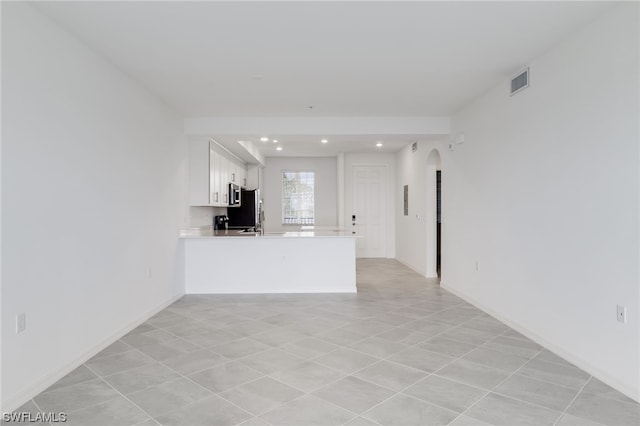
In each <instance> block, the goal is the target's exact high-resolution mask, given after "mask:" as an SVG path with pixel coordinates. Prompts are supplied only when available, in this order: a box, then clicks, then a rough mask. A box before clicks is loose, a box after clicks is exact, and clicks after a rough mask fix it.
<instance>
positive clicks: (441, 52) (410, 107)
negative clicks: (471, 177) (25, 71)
mask: <svg viewBox="0 0 640 426" xmlns="http://www.w3.org/2000/svg"><path fill="white" fill-rule="evenodd" d="M610 6H611V2H416V1H414V2H391V1H389V2H368V1H347V2H307V1H298V2H293V1H288V2H270V1H260V2H246V1H234V2H219V1H218V2H179V1H173V2H143V1H140V2H41V3H37V7H38V8H39V9H40V10H41V11H43V12H44V13H45V14H47V15H49V16H50V17H51V18H53V19H54V20H55V21H57V22H58V23H59V24H60V25H62V26H63V27H65V28H67V29H68V30H69V31H71V32H72V33H74V34H75V35H76V36H77V37H78V38H80V39H81V40H83V41H84V42H85V43H86V44H87V45H88V46H90V47H91V48H92V49H93V50H95V51H96V52H98V53H99V54H101V55H103V56H104V57H106V58H107V59H108V60H109V61H110V62H112V63H113V64H115V65H116V66H117V67H118V68H120V69H121V70H123V71H124V72H125V73H127V74H128V75H130V76H131V77H132V78H134V79H135V80H137V81H138V82H140V83H141V84H142V85H144V86H146V87H147V88H148V89H149V90H150V91H151V92H153V93H154V94H156V95H157V96H158V97H160V98H161V99H163V100H164V101H165V102H166V103H168V104H169V105H172V106H173V107H174V108H176V109H177V110H178V111H180V113H181V114H183V115H184V116H185V117H206V116H226V117H253V116H260V117H282V116H287V117H310V116H317V117H351V116H359V117H367V116H377V117H383V116H395V117H400V116H411V117H421V116H425V117H426V116H448V115H450V114H452V113H453V112H455V111H456V110H457V109H459V108H460V107H462V106H463V105H465V104H467V103H469V102H470V101H471V100H473V99H474V98H475V97H477V96H478V95H480V94H481V93H483V92H484V91H486V90H488V89H489V88H491V87H493V86H494V85H496V84H497V83H498V82H500V81H503V80H504V79H505V78H507V77H508V76H510V75H512V74H513V73H514V72H516V71H518V70H519V69H520V68H521V67H523V66H524V65H526V64H527V63H528V62H529V61H531V60H532V59H533V58H535V57H537V56H539V55H541V54H542V53H544V52H545V51H546V50H548V49H549V48H551V47H552V46H553V45H554V44H555V43H556V42H557V41H559V40H560V39H561V38H562V37H564V36H566V35H568V34H570V33H572V32H574V31H576V30H577V29H578V28H579V27H580V26H582V25H584V24H586V23H587V22H588V21H590V20H592V19H594V18H595V17H596V16H597V15H599V14H602V13H604V11H605V10H606V8H608V7H610ZM534 78H535V74H534V71H533V70H532V80H533V79H534ZM309 106H312V107H313V108H312V109H310V108H309ZM237 136H238V137H240V136H242V135H237ZM245 136H251V137H252V138H253V139H256V137H257V136H259V135H255V134H254V135H245ZM416 136H420V135H416ZM422 136H424V137H428V136H426V135H422ZM385 137H386V138H387V139H388V143H389V145H390V146H394V145H393V144H395V143H399V142H400V141H393V140H392V139H391V138H390V137H389V136H385ZM417 138H420V137H417ZM283 139H284V138H283ZM375 139H376V138H375V135H374V137H373V138H370V139H367V140H366V141H365V142H366V143H367V144H368V143H371V142H373V141H375ZM405 139H406V138H405ZM299 140H300V141H301V142H300V144H301V146H302V145H308V144H305V143H303V142H302V141H304V140H305V138H304V135H300V138H299ZM336 141H337V139H336ZM283 143H284V140H283ZM344 143H346V144H348V145H345V147H347V148H348V149H352V148H351V147H356V146H357V143H359V142H357V141H355V140H351V141H348V140H345V141H344ZM325 148H326V149H328V148H329V147H322V149H325ZM310 149H311V148H310ZM313 149H316V148H313ZM317 149H320V148H317ZM354 149H355V148H354ZM287 151H288V150H287ZM291 152H294V150H293V147H292V148H291ZM282 155H284V154H282ZM296 155H298V154H296Z"/></svg>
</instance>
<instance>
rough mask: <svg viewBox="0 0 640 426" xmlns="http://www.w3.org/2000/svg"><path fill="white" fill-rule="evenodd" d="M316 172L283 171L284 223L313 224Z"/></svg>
mask: <svg viewBox="0 0 640 426" xmlns="http://www.w3.org/2000/svg"><path fill="white" fill-rule="evenodd" d="M314 181H315V172H300V171H298V172H291V171H283V172H282V224H283V225H313V223H314V213H315V204H314V197H313V192H314V191H313V190H314Z"/></svg>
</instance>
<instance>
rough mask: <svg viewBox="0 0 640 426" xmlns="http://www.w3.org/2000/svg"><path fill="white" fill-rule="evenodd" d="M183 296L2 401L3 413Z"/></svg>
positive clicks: (167, 302)
mask: <svg viewBox="0 0 640 426" xmlns="http://www.w3.org/2000/svg"><path fill="white" fill-rule="evenodd" d="M182 296H184V293H180V294H178V295H176V296H173V297H172V298H170V299H169V300H167V301H165V302H163V303H161V304H160V305H158V306H156V307H155V308H153V309H151V310H150V311H148V312H146V313H145V314H143V315H141V316H140V317H138V319H136V320H135V321H132V322H131V323H129V324H128V325H126V326H125V327H123V328H121V329H120V330H118V331H117V332H115V333H113V334H112V335H111V336H109V337H107V338H106V339H104V340H103V341H102V342H100V343H99V344H97V345H96V346H94V347H92V348H90V349H88V350H87V351H85V352H84V353H82V354H81V355H80V356H79V357H78V358H76V359H74V360H73V361H71V362H69V363H68V364H66V365H65V366H63V367H61V368H60V369H58V370H56V371H54V372H52V373H50V374H48V375H47V376H46V377H43V378H42V379H41V380H39V381H38V382H36V383H34V384H33V385H31V386H29V387H28V388H27V389H24V390H23V391H21V392H20V393H19V394H18V395H16V396H15V397H13V398H11V399H10V400H8V401H2V409H1V412H3V413H5V412H11V411H14V410H16V409H18V408H20V407H21V406H22V405H23V404H25V403H26V402H27V401H29V400H30V399H32V398H33V397H35V396H36V395H38V394H40V393H41V392H42V391H44V390H46V389H47V388H48V387H49V386H51V385H52V384H54V383H55V382H57V381H58V380H60V379H62V378H63V377H64V376H66V375H67V374H69V373H71V372H72V371H73V370H75V369H76V368H78V367H79V366H81V365H82V364H84V363H85V362H86V361H88V360H89V359H91V358H93V357H94V356H95V355H97V354H98V353H99V352H100V351H102V350H103V349H105V348H106V347H107V346H109V345H111V344H112V343H114V342H115V341H116V340H118V339H120V338H121V337H122V336H124V335H125V334H127V333H128V332H130V331H131V330H133V329H134V328H136V327H137V326H139V325H140V324H142V323H143V322H145V321H146V320H148V319H149V318H151V317H152V316H154V315H155V314H157V313H158V312H160V311H161V310H163V309H165V308H166V307H167V306H169V305H171V304H172V303H173V302H175V301H176V300H178V299H180V298H181V297H182Z"/></svg>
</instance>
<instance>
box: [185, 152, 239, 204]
mask: <svg viewBox="0 0 640 426" xmlns="http://www.w3.org/2000/svg"><path fill="white" fill-rule="evenodd" d="M246 173H247V169H246V166H245V165H244V163H242V162H241V161H240V160H238V159H237V158H234V156H233V155H232V154H231V153H229V152H227V151H226V150H225V149H224V148H223V147H221V146H220V145H218V144H217V143H216V142H215V141H213V140H209V141H207V140H192V141H191V142H189V205H191V206H214V207H226V206H228V205H229V183H235V184H237V185H240V186H245V185H244V180H245V179H246Z"/></svg>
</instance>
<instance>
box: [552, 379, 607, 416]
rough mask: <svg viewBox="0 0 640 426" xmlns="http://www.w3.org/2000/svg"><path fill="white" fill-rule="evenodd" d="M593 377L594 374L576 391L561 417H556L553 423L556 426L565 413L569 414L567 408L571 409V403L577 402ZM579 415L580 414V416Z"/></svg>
mask: <svg viewBox="0 0 640 426" xmlns="http://www.w3.org/2000/svg"><path fill="white" fill-rule="evenodd" d="M591 379H593V376H589V380H587V381H586V382H585V383H584V385H582V387H581V388H580V390H579V391H578V393H576V395H575V396H574V397H573V399H572V400H571V401H569V404H567V406H566V407H565V409H564V411H563V412H562V414H561V415H560V417H558V418H557V419H556V421H555V422H554V423H553V425H554V426H556V425H557V424H558V422H559V421H560V420H562V418H563V417H564V415H565V414H567V410H568V409H569V407H571V405H572V404H573V403H574V402H575V400H576V399H578V397H579V396H580V394H581V393H582V391H583V390H584V388H585V387H586V386H587V385H588V384H589V382H591ZM578 417H579V416H578ZM594 423H598V422H594Z"/></svg>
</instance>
